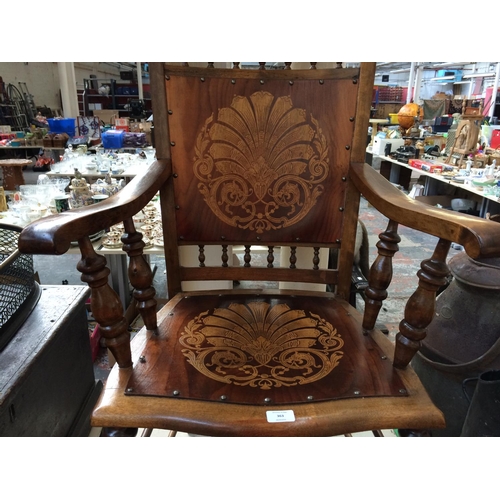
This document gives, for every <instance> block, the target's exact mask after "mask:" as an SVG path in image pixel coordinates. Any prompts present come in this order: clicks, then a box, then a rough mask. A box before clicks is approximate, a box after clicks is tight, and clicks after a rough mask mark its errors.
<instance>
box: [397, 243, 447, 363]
mask: <svg viewBox="0 0 500 500" xmlns="http://www.w3.org/2000/svg"><path fill="white" fill-rule="evenodd" d="M450 245H451V242H450V241H447V240H443V239H440V240H439V241H438V243H437V245H436V248H435V250H434V253H433V255H432V257H431V258H430V259H427V260H424V261H422V264H421V266H420V270H419V271H418V273H417V276H418V278H419V282H418V288H417V290H415V292H414V293H413V295H412V296H411V297H410V298H409V300H408V302H407V303H406V307H405V314H404V319H403V320H402V321H401V323H400V324H399V333H398V334H397V335H396V351H395V355H394V366H395V367H396V368H405V367H406V366H407V365H408V364H409V362H410V361H411V359H412V358H413V356H414V355H415V354H416V353H417V351H418V350H419V348H420V345H421V342H422V340H423V339H424V338H425V336H426V333H427V326H428V325H429V324H430V322H431V321H432V319H433V318H434V311H435V307H436V292H437V291H438V290H439V288H440V287H442V286H443V285H445V284H446V277H447V276H448V274H449V269H448V265H447V264H446V257H447V255H448V251H449V249H450Z"/></svg>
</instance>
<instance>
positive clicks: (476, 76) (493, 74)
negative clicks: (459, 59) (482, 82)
mask: <svg viewBox="0 0 500 500" xmlns="http://www.w3.org/2000/svg"><path fill="white" fill-rule="evenodd" d="M485 76H495V73H471V74H469V75H463V76H462V78H484V77H485Z"/></svg>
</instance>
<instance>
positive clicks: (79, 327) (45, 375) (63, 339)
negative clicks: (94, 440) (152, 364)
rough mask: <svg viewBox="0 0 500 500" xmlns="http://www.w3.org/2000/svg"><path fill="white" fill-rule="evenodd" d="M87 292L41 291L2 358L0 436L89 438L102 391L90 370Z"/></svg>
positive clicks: (70, 288)
mask: <svg viewBox="0 0 500 500" xmlns="http://www.w3.org/2000/svg"><path fill="white" fill-rule="evenodd" d="M88 296H89V289H88V287H86V286H42V294H41V297H40V300H39V302H38V304H37V306H36V307H35V309H34V310H33V312H32V313H31V315H30V316H29V317H28V319H27V320H26V321H25V323H24V324H23V325H22V326H21V328H20V329H19V331H18V332H17V334H16V335H15V336H14V337H13V339H12V340H11V341H10V342H9V343H8V344H7V346H6V347H5V348H4V349H3V350H2V351H1V352H0V436H37V437H38V436H87V435H88V434H89V431H90V412H91V411H92V408H93V406H94V404H95V402H96V400H97V397H98V395H99V393H100V391H101V388H102V383H101V382H100V381H98V382H96V380H95V378H94V369H93V364H92V355H91V348H90V339H89V331H88V323H87V312H86V308H85V301H86V299H87V298H88Z"/></svg>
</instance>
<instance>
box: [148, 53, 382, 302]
mask: <svg viewBox="0 0 500 500" xmlns="http://www.w3.org/2000/svg"><path fill="white" fill-rule="evenodd" d="M287 64H288V66H287V68H288V69H284V70H263V69H258V70H244V69H239V68H238V66H237V64H235V68H233V69H219V68H214V67H212V65H210V64H209V66H208V67H207V68H199V67H189V66H188V65H178V66H175V65H166V64H164V63H151V65H150V72H151V73H150V74H151V88H152V99H153V113H154V115H153V117H154V140H155V147H156V150H157V157H158V159H167V160H170V159H171V163H172V172H173V176H172V178H171V181H170V182H169V183H168V185H167V186H165V188H164V191H163V192H162V198H163V200H162V212H163V214H162V216H163V220H164V222H163V223H164V233H165V245H166V247H165V255H166V261H167V276H168V282H169V294H170V295H172V294H173V293H175V292H178V291H180V290H181V288H182V283H183V282H187V281H200V280H214V279H217V280H271V281H280V282H285V283H286V282H292V281H293V282H301V283H321V284H330V285H333V286H336V287H337V289H338V290H339V291H340V292H341V294H343V295H345V296H346V295H347V294H348V286H349V284H350V276H351V268H352V254H353V248H354V239H355V234H356V222H357V209H358V204H359V196H358V195H357V194H356V193H355V191H354V189H353V185H352V184H351V183H350V180H349V166H350V161H351V160H352V159H354V156H356V161H363V160H364V149H365V145H366V136H367V130H368V119H369V111H370V102H371V97H372V90H373V75H374V71H373V69H374V68H373V66H374V65H370V64H368V65H366V66H363V65H362V66H361V67H360V68H351V69H338V68H332V69H310V70H294V69H290V66H289V64H290V63H287ZM173 235H175V236H173ZM213 245H217V246H218V248H219V250H217V255H218V257H217V258H216V259H215V260H216V261H217V262H215V263H214V265H213V266H212V265H210V266H209V265H208V263H207V262H206V260H207V258H206V249H207V248H208V247H210V248H211V247H212V246H213ZM234 245H243V246H244V248H245V256H244V263H243V265H241V266H233V265H232V257H231V247H232V246H234ZM256 245H257V246H264V247H267V249H268V254H267V258H266V265H265V266H262V267H261V266H259V267H255V266H253V265H252V257H251V255H252V254H251V248H252V246H256ZM189 246H195V248H196V249H197V251H196V252H197V255H198V258H197V259H195V262H193V263H192V265H191V264H189V263H186V262H185V260H186V259H184V260H182V257H181V260H180V261H179V257H178V250H179V249H182V248H183V247H189ZM277 247H279V248H289V249H290V250H289V253H290V256H289V259H288V261H289V262H287V265H286V266H278V265H277V262H275V259H274V249H275V248H277ZM299 247H307V248H309V249H310V258H308V262H299V261H298V260H297V259H298V255H299V252H298V248H299ZM322 248H326V249H330V248H337V249H340V259H339V261H338V262H337V263H336V264H334V265H330V267H331V269H326V268H327V267H328V266H327V260H328V252H327V253H326V254H325V253H321V249H322ZM325 255H326V257H325ZM179 263H181V264H182V266H179Z"/></svg>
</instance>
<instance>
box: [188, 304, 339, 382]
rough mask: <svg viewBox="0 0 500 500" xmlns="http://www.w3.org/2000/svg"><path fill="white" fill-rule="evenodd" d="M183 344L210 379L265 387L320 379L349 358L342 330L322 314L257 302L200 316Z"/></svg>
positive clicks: (190, 323)
mask: <svg viewBox="0 0 500 500" xmlns="http://www.w3.org/2000/svg"><path fill="white" fill-rule="evenodd" d="M179 342H180V343H181V345H182V346H183V347H184V349H183V350H182V352H183V354H184V356H186V358H187V360H188V362H189V363H191V365H193V366H194V367H195V368H196V369H197V370H198V371H199V372H201V373H202V374H204V375H206V376H207V377H209V378H211V379H214V380H217V381H219V382H224V383H227V384H235V385H243V386H249V387H256V388H260V389H271V388H273V387H282V386H294V385H302V384H307V383H310V382H314V381H317V380H319V379H321V378H323V377H325V376H326V375H327V374H328V373H330V372H331V371H332V370H333V369H334V368H335V367H336V366H337V365H338V364H339V361H340V359H341V358H342V356H343V355H344V353H343V351H341V348H342V347H343V345H344V341H343V340H342V338H341V337H340V335H339V334H338V333H337V330H336V329H335V328H334V327H333V326H332V325H331V324H330V323H328V322H327V321H325V320H324V319H322V318H320V317H319V316H318V315H316V314H313V313H311V312H309V313H308V312H305V311H303V310H298V309H291V308H290V307H289V306H287V305H286V304H276V305H271V304H268V303H266V302H257V301H256V302H250V303H248V304H246V305H245V304H231V305H229V307H227V308H215V309H214V310H213V311H212V312H210V311H205V312H203V313H201V314H200V315H198V316H196V317H195V318H194V319H193V320H191V321H190V322H189V323H188V325H187V326H186V327H185V330H184V332H183V334H182V335H181V337H180V338H179Z"/></svg>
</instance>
